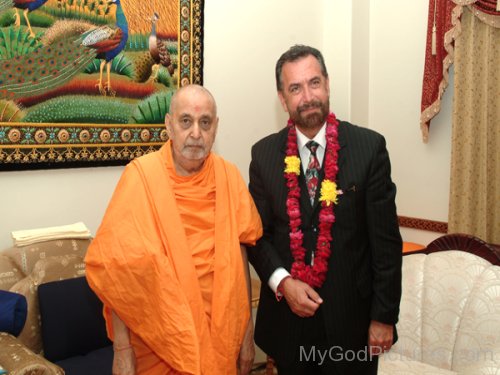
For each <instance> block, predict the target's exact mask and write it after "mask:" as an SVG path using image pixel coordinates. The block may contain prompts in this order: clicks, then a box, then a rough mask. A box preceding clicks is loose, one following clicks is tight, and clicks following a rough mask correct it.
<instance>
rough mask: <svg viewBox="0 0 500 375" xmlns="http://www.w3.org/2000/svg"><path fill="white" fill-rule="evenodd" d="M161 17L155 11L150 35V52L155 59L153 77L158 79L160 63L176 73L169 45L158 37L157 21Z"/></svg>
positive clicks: (171, 73) (172, 72)
mask: <svg viewBox="0 0 500 375" xmlns="http://www.w3.org/2000/svg"><path fill="white" fill-rule="evenodd" d="M159 19H160V16H159V15H158V13H156V12H154V13H153V17H151V34H150V35H149V41H148V42H149V52H150V54H151V57H152V58H153V60H154V61H155V63H156V64H155V65H153V67H152V68H151V70H152V72H153V74H152V76H151V79H154V80H156V77H157V76H158V69H159V64H161V65H163V66H164V67H165V68H167V70H168V72H169V73H170V75H171V76H172V75H173V74H174V64H173V63H172V58H171V57H170V53H169V52H168V49H167V45H166V43H165V41H163V40H161V39H160V38H158V36H157V35H156V23H157V22H158V20H159Z"/></svg>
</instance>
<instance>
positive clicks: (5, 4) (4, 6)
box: [0, 0, 14, 13]
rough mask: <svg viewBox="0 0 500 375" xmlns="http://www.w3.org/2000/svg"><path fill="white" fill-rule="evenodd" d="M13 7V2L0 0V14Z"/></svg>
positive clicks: (12, 0) (11, 0)
mask: <svg viewBox="0 0 500 375" xmlns="http://www.w3.org/2000/svg"><path fill="white" fill-rule="evenodd" d="M12 7H14V0H0V13H2V12H3V11H6V10H9V9H11V8H12Z"/></svg>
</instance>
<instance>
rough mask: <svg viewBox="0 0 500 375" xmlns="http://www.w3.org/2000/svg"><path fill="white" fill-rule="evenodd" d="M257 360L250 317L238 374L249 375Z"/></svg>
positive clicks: (239, 359)
mask: <svg viewBox="0 0 500 375" xmlns="http://www.w3.org/2000/svg"><path fill="white" fill-rule="evenodd" d="M254 358H255V346H254V344H253V320H252V318H251V317H250V320H249V322H248V326H247V330H246V332H245V337H243V342H242V343H241V348H240V355H239V356H238V374H240V375H248V374H249V373H250V370H252V365H253V360H254Z"/></svg>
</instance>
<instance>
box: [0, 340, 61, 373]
mask: <svg viewBox="0 0 500 375" xmlns="http://www.w3.org/2000/svg"><path fill="white" fill-rule="evenodd" d="M0 365H1V366H2V367H3V368H4V369H5V370H7V372H8V374H9V375H28V374H29V375H64V371H63V370H62V369H61V368H60V367H58V366H56V365H54V364H53V363H51V362H49V361H47V360H46V359H45V358H43V357H42V356H40V355H38V354H35V353H33V352H32V351H31V350H29V349H28V348H26V347H25V346H24V345H23V344H22V343H21V342H20V341H19V340H18V339H17V338H15V337H14V336H12V335H9V334H8V333H5V332H0Z"/></svg>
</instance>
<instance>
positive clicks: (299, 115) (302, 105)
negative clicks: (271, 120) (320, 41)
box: [278, 55, 330, 131]
mask: <svg viewBox="0 0 500 375" xmlns="http://www.w3.org/2000/svg"><path fill="white" fill-rule="evenodd" d="M281 83H282V86H281V87H282V89H281V91H278V95H279V98H280V101H281V104H282V105H283V108H284V109H285V111H287V112H288V113H289V115H290V118H291V119H292V120H293V121H294V122H295V124H296V125H297V126H298V127H299V129H302V130H311V131H313V130H316V131H317V130H319V129H320V128H321V126H322V125H323V124H324V122H325V121H326V117H327V116H328V113H329V111H330V110H329V108H330V103H329V101H330V88H329V80H328V78H327V77H325V76H323V74H322V73H321V66H320V63H319V62H318V60H316V58H315V57H314V56H311V55H309V56H306V57H304V58H301V59H299V60H297V61H293V62H287V63H285V64H284V65H283V68H282V71H281Z"/></svg>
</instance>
